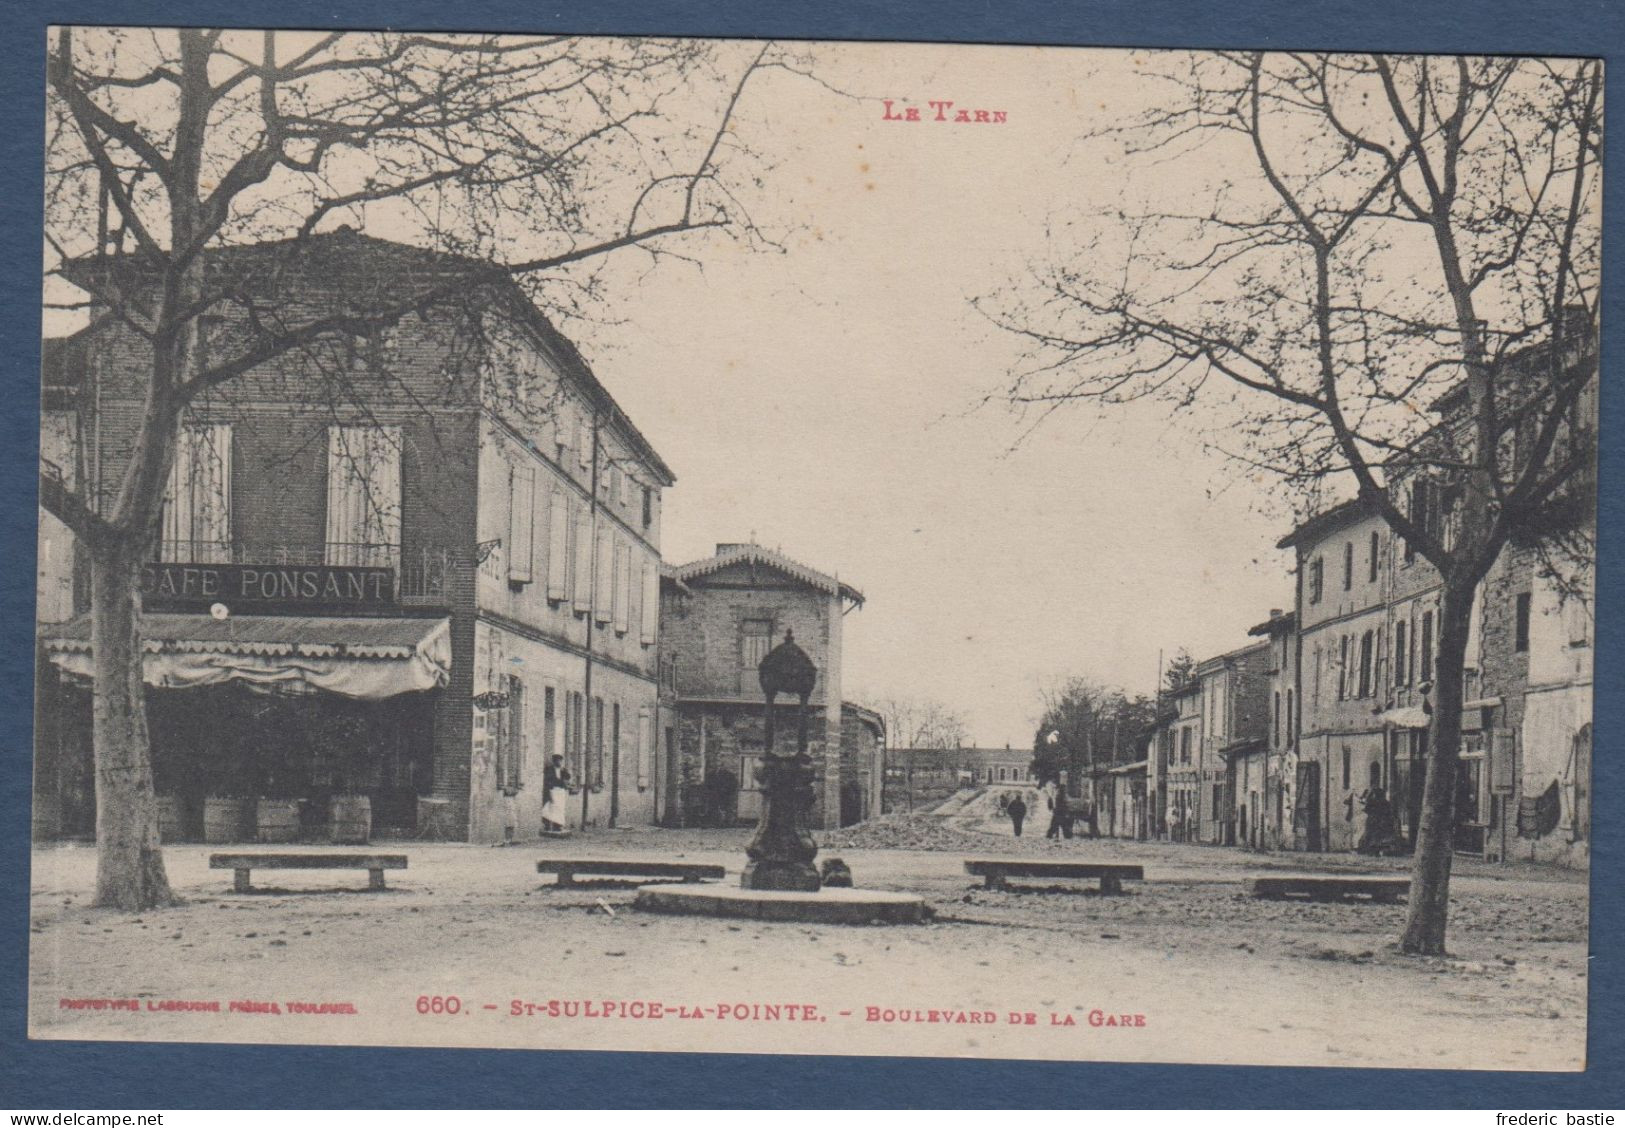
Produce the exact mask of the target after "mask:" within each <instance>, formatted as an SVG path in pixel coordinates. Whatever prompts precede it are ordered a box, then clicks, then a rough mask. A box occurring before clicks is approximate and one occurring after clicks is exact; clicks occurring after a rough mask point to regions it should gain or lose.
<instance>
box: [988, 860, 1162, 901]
mask: <svg viewBox="0 0 1625 1128" xmlns="http://www.w3.org/2000/svg"><path fill="white" fill-rule="evenodd" d="M965 872H966V873H968V874H973V875H975V876H977V877H980V878H982V879H983V885H984V886H985V887H986V888H988V889H1008V888H1009V884H1008V882H1007V879H1008V878H1012V877H1068V878H1083V879H1086V880H1087V879H1089V878H1099V879H1100V891H1101V892H1102V893H1121V892H1122V891H1123V882H1125V881H1144V880H1145V868H1144V867H1143V866H1129V865H1118V864H1115V863H1102V862H1040V861H1033V860H1030V859H1026V858H970V859H967V860H966V862H965Z"/></svg>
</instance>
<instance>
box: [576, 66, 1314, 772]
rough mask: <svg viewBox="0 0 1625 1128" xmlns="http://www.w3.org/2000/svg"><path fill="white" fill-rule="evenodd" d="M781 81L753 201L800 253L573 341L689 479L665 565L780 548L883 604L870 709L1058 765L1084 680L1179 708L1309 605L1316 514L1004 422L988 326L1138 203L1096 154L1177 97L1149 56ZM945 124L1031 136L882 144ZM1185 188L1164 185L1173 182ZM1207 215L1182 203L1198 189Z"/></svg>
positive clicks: (651, 287) (1157, 462)
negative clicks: (928, 714)
mask: <svg viewBox="0 0 1625 1128" xmlns="http://www.w3.org/2000/svg"><path fill="white" fill-rule="evenodd" d="M820 51H821V53H820V63H819V73H820V75H821V77H823V78H824V79H826V80H827V81H828V82H829V83H830V84H831V85H834V86H836V87H838V88H840V89H842V90H844V91H847V92H849V93H855V94H857V95H859V97H856V98H853V97H843V96H840V95H837V94H834V93H831V92H829V91H827V90H825V89H824V88H822V87H820V86H818V85H816V84H814V83H811V82H809V81H806V80H802V79H797V78H794V77H793V76H787V75H785V76H775V77H774V79H773V81H772V82H771V83H766V84H763V86H761V87H758V88H755V89H753V90H752V91H751V92H750V94H749V95H747V99H746V101H745V102H744V103H743V104H742V106H741V121H740V126H739V129H740V133H741V136H742V137H744V139H745V140H747V141H748V142H749V143H751V144H752V145H754V146H756V147H757V148H760V149H763V150H765V151H771V152H772V153H773V154H774V155H775V156H776V158H777V161H778V163H777V166H776V167H775V168H774V169H773V170H772V171H771V173H770V174H769V175H768V177H767V179H766V184H767V192H766V194H765V195H764V196H763V198H762V199H761V200H760V201H758V202H757V203H756V205H755V209H754V210H755V213H756V215H757V218H758V220H759V221H760V222H762V223H763V224H764V225H766V226H768V227H774V226H775V225H785V226H794V227H795V228H797V230H796V232H795V233H794V234H793V235H792V236H791V238H790V240H789V244H788V248H787V251H786V253H784V254H776V253H760V252H750V251H746V250H743V249H737V248H734V247H732V246H731V245H729V246H725V247H723V248H721V249H716V250H707V252H706V254H705V257H704V267H703V270H700V269H696V268H694V267H690V266H688V265H686V264H683V263H668V264H666V265H663V266H661V267H660V268H659V269H656V270H654V271H642V270H640V271H639V272H638V275H637V277H636V278H633V279H629V280H625V281H624V282H623V283H622V284H621V285H620V288H619V289H616V290H614V291H613V292H612V297H613V306H614V311H615V313H616V315H617V316H616V318H615V321H614V323H613V324H605V325H602V326H591V325H572V326H570V331H571V332H572V334H573V335H575V336H577V337H578V339H580V341H581V343H582V345H583V348H584V351H585V352H586V354H587V356H588V357H589V358H590V360H591V361H592V362H593V364H594V367H595V370H596V371H597V372H598V374H599V376H600V378H601V379H602V380H603V381H604V382H605V384H606V385H607V386H608V387H609V388H610V390H611V391H612V392H613V393H614V394H615V396H616V397H617V399H618V400H619V401H620V402H621V404H622V406H623V407H625V408H626V410H627V411H628V413H629V414H630V415H631V417H632V418H633V419H634V420H635V421H637V423H638V425H639V427H640V428H641V429H642V430H643V431H644V433H645V434H646V435H647V436H648V437H649V439H650V440H651V442H653V444H654V445H655V447H656V449H657V450H659V451H660V453H661V454H662V455H663V456H664V458H665V459H666V461H667V462H668V463H669V464H670V465H671V466H672V468H673V469H674V471H675V472H676V475H677V484H676V486H675V487H674V488H673V489H672V490H670V491H669V492H668V494H667V496H666V500H665V509H664V525H663V544H662V551H663V553H664V555H665V557H666V559H667V560H668V561H672V562H675V563H684V562H687V561H689V560H693V559H696V558H699V557H703V556H708V555H710V554H711V552H712V551H713V549H714V546H715V545H716V544H718V543H723V542H735V541H746V540H751V539H754V540H756V541H757V542H759V543H761V544H763V545H766V546H768V547H771V548H776V549H780V550H782V551H783V552H785V553H787V554H788V555H790V556H792V557H794V558H795V559H797V560H800V561H802V562H804V563H806V564H809V565H811V566H813V567H815V568H819V569H821V570H823V571H825V572H830V573H837V574H839V576H840V577H841V579H842V580H844V581H847V582H849V583H851V584H853V585H855V586H856V587H858V588H859V589H860V590H861V591H862V592H863V593H864V595H865V596H866V597H867V602H866V603H865V604H864V606H863V608H862V609H861V610H859V611H856V612H853V613H852V614H850V615H849V616H848V618H847V621H846V625H845V644H846V659H845V661H846V667H845V672H844V692H845V695H846V696H847V697H848V698H849V699H855V700H860V701H863V700H870V701H873V700H877V699H880V698H884V697H888V696H897V697H910V698H918V699H933V700H936V701H940V702H941V703H943V704H945V705H947V706H948V707H950V708H952V709H954V710H956V711H958V712H959V713H960V714H961V715H962V716H963V717H964V718H965V720H966V723H967V727H968V730H969V733H970V735H971V737H972V739H973V740H974V741H975V742H976V743H977V744H980V745H984V746H987V745H1002V744H1005V743H1009V744H1011V745H1014V746H1016V747H1022V746H1027V745H1030V743H1031V741H1032V734H1033V729H1034V726H1035V724H1036V721H1037V719H1038V715H1039V713H1040V711H1041V691H1042V690H1043V689H1044V688H1045V687H1046V686H1052V685H1054V684H1056V683H1057V682H1059V681H1060V680H1062V679H1064V678H1068V677H1073V676H1080V677H1085V678H1088V679H1090V680H1093V681H1096V682H1101V683H1105V684H1108V685H1117V686H1121V687H1123V688H1125V689H1127V690H1128V691H1130V692H1151V691H1152V690H1153V688H1154V686H1155V684H1156V680H1157V673H1158V662H1159V655H1160V656H1161V657H1162V660H1164V661H1165V660H1166V658H1167V657H1168V656H1170V655H1172V653H1173V652H1174V651H1176V650H1177V649H1179V648H1181V647H1183V648H1186V649H1188V650H1190V651H1191V652H1192V653H1193V654H1194V655H1196V656H1197V657H1198V658H1200V657H1205V656H1209V655H1212V654H1217V653H1222V652H1224V651H1226V650H1230V649H1234V648H1236V647H1239V646H1242V645H1244V644H1246V643H1247V642H1248V641H1249V640H1248V637H1247V629H1248V628H1249V627H1251V626H1252V625H1254V624H1256V623H1258V622H1261V621H1262V620H1264V619H1265V618H1266V617H1267V616H1268V614H1269V611H1270V609H1271V608H1272V607H1289V606H1290V605H1291V602H1290V601H1291V592H1292V579H1291V575H1290V572H1289V569H1290V566H1291V561H1290V558H1289V555H1288V554H1287V553H1284V552H1281V551H1279V550H1277V549H1276V548H1275V547H1274V546H1275V543H1276V541H1277V540H1279V538H1280V537H1281V536H1282V535H1283V534H1284V533H1285V532H1286V531H1287V530H1288V529H1289V528H1290V525H1291V514H1290V512H1289V511H1288V510H1287V509H1286V508H1285V506H1284V503H1277V502H1276V501H1275V499H1273V498H1271V497H1270V496H1268V495H1267V494H1264V493H1261V492H1260V491H1259V490H1258V489H1257V487H1255V486H1252V485H1249V484H1246V483H1238V482H1236V480H1235V475H1234V473H1233V472H1232V470H1231V469H1230V467H1228V466H1227V465H1225V464H1224V463H1222V462H1221V461H1219V459H1218V458H1217V456H1211V455H1207V454H1205V453H1204V452H1203V450H1202V449H1201V444H1200V443H1199V441H1198V439H1197V438H1196V437H1195V436H1194V435H1193V434H1192V431H1191V429H1190V428H1189V427H1185V426H1181V427H1175V426H1173V425H1171V424H1170V422H1169V421H1168V419H1167V418H1166V416H1165V415H1163V414H1160V413H1159V409H1157V408H1155V407H1153V406H1151V405H1142V406H1137V407H1134V408H1123V409H1119V410H1116V411H1114V412H1112V413H1109V414H1100V413H1097V412H1094V411H1093V410H1091V409H1087V408H1078V409H1076V410H1072V411H1063V412H1060V413H1057V414H1055V415H1053V416H1051V417H1050V418H1049V419H1048V420H1046V421H1045V422H1043V423H1042V424H1041V425H1040V426H1038V427H1037V428H1036V429H1035V428H1033V427H1032V426H1031V423H1032V421H1031V420H1024V419H1022V418H1020V417H1019V416H1017V415H1015V414H1013V413H1012V412H1011V411H1010V409H1008V408H1007V407H1005V406H1003V405H1001V404H997V403H995V404H989V405H987V406H979V404H980V401H981V400H982V398H983V397H984V396H986V394H987V393H989V392H990V391H995V390H997V389H998V388H1000V387H1001V386H1003V385H1004V384H1005V383H1007V381H1008V376H1009V372H1010V369H1011V366H1012V364H1014V363H1016V362H1017V359H1018V342H1017V341H1016V340H1015V338H1013V337H1012V336H1011V335H1010V334H1009V333H1007V332H1005V331H1004V330H1001V329H999V328H997V327H996V326H994V325H993V324H992V323H991V322H989V321H988V319H987V318H985V317H984V316H982V315H981V314H980V313H978V312H977V311H976V310H974V309H973V308H972V306H971V304H970V303H971V299H972V298H974V297H976V296H978V295H986V294H990V293H993V292H996V291H997V290H999V288H1000V287H1001V286H1003V285H1006V284H1007V283H1009V282H1010V280H1012V279H1014V278H1019V277H1020V276H1021V275H1022V271H1023V268H1024V266H1025V264H1026V263H1028V262H1030V261H1032V260H1034V259H1036V258H1039V257H1041V256H1042V255H1043V254H1044V253H1045V252H1046V241H1045V236H1044V231H1045V224H1046V221H1049V220H1051V219H1053V218H1054V217H1056V216H1061V215H1065V214H1066V213H1068V212H1069V211H1072V210H1077V209H1087V208H1094V207H1101V206H1109V204H1110V203H1111V201H1113V200H1115V199H1116V198H1117V194H1118V193H1119V191H1120V190H1121V188H1122V186H1123V182H1122V178H1121V174H1120V172H1119V171H1118V169H1117V168H1116V167H1115V166H1114V165H1113V164H1111V163H1107V158H1108V157H1109V154H1108V153H1104V152H1102V151H1096V150H1093V149H1091V147H1090V146H1087V145H1085V146H1080V145H1079V144H1078V143H1077V138H1078V137H1079V136H1080V135H1081V134H1083V133H1084V132H1086V131H1087V130H1089V129H1090V128H1093V127H1094V126H1097V125H1099V124H1101V123H1102V122H1103V121H1106V120H1108V119H1110V118H1112V117H1114V116H1115V115H1120V114H1122V113H1125V112H1128V111H1131V110H1132V109H1134V108H1137V107H1138V106H1140V105H1143V104H1146V103H1145V100H1146V99H1148V98H1152V97H1155V88H1154V87H1153V86H1152V85H1151V84H1148V83H1145V82H1142V81H1140V80H1139V78H1138V68H1139V67H1140V65H1141V64H1142V62H1143V59H1141V58H1137V57H1136V56H1134V55H1133V54H1132V53H1130V52H1105V51H1079V50H1068V49H1058V48H1043V49H1039V48H993V47H940V46H923V45H921V46H907V47H905V46H897V45H889V46H878V45H856V44H849V45H841V46H839V47H824V48H821V49H820ZM884 98H891V99H893V102H894V110H895V111H900V110H901V108H902V105H903V103H904V102H907V103H909V104H913V105H917V106H920V107H921V108H922V110H923V114H922V116H925V117H928V118H929V117H931V116H932V111H931V110H930V108H929V107H928V106H925V103H926V102H927V101H928V100H930V99H938V100H943V99H947V100H952V101H954V102H955V103H956V104H957V105H958V106H960V107H973V108H986V109H988V110H990V111H992V110H1002V111H1004V113H1005V115H1006V120H1005V122H1004V123H1001V124H992V123H989V124H980V125H978V124H974V123H972V124H954V123H952V122H942V123H938V122H935V121H929V120H928V121H922V122H917V123H911V122H907V121H904V122H890V121H886V120H884V114H885V112H886V111H885V108H884V105H883V102H882V101H881V99H884ZM1164 187H1166V186H1164ZM1174 187H1175V189H1176V190H1177V187H1178V186H1177V185H1175V186H1174Z"/></svg>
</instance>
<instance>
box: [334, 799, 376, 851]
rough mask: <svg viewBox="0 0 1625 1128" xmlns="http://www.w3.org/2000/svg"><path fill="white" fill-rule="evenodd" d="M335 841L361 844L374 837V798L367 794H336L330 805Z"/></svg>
mask: <svg viewBox="0 0 1625 1128" xmlns="http://www.w3.org/2000/svg"><path fill="white" fill-rule="evenodd" d="M328 811H329V823H328V825H329V829H330V831H331V834H332V838H333V841H334V842H336V843H342V844H345V845H351V846H360V845H363V844H365V843H366V842H367V840H368V839H370V838H371V837H372V800H371V799H370V798H368V797H367V796H365V795H335V796H333V801H332V803H331V804H330V805H329V808H328Z"/></svg>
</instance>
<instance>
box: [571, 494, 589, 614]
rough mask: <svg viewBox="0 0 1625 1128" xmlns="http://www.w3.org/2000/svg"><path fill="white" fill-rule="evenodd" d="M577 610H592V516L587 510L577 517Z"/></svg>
mask: <svg viewBox="0 0 1625 1128" xmlns="http://www.w3.org/2000/svg"><path fill="white" fill-rule="evenodd" d="M575 608H576V610H577V611H588V610H591V609H592V515H591V514H590V513H588V512H587V511H586V510H582V511H581V513H579V514H578V515H577V516H576V574H575Z"/></svg>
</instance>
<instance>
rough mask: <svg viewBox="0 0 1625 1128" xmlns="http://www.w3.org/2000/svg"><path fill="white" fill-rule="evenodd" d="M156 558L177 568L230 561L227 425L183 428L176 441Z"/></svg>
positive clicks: (229, 447) (229, 489)
mask: <svg viewBox="0 0 1625 1128" xmlns="http://www.w3.org/2000/svg"><path fill="white" fill-rule="evenodd" d="M160 555H161V557H162V558H163V559H164V560H166V561H171V562H174V563H178V564H225V563H229V562H230V561H231V424H229V423H205V424H201V425H188V426H185V427H182V428H181V430H180V434H179V435H177V436H176V440H175V461H174V463H173V464H172V465H171V466H170V468H169V484H168V487H167V489H166V491H165V493H164V530H163V544H162V545H161V547H160Z"/></svg>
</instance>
